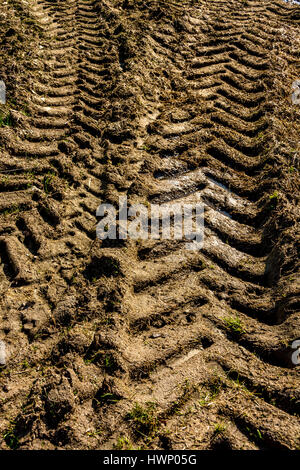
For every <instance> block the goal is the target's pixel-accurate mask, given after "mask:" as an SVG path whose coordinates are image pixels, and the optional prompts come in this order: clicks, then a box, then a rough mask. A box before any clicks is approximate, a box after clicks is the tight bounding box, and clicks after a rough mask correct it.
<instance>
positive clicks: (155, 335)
mask: <svg viewBox="0 0 300 470" xmlns="http://www.w3.org/2000/svg"><path fill="white" fill-rule="evenodd" d="M161 336H162V334H161V333H152V335H151V336H150V338H153V339H155V338H161Z"/></svg>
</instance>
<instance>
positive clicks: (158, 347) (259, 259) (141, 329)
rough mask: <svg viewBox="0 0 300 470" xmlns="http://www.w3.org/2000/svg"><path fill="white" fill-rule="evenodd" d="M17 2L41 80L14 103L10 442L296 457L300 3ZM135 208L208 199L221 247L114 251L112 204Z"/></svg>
mask: <svg viewBox="0 0 300 470" xmlns="http://www.w3.org/2000/svg"><path fill="white" fill-rule="evenodd" d="M1 8H4V7H1ZM5 8H7V10H8V12H10V13H11V18H12V19H11V21H12V27H14V28H21V27H22V24H27V23H26V21H27V22H28V21H30V23H29V24H30V25H32V26H30V27H31V30H30V29H29V30H28V31H29V34H31V35H32V37H31V36H30V37H31V43H28V45H27V43H26V47H27V48H28V49H27V50H26V52H27V53H28V54H30V55H31V57H32V63H33V64H34V68H33V69H32V70H31V68H30V67H29V64H28V63H24V64H23V62H22V63H20V69H21V71H22V73H24V76H25V77H26V80H27V83H28V84H29V85H28V87H27V89H25V86H24V83H22V84H21V85H18V86H19V88H18V89H17V88H13V86H11V87H10V88H9V89H8V94H14V96H17V95H16V92H17V91H18V90H19V91H20V93H21V95H20V96H21V98H20V99H18V98H15V101H14V103H13V104H12V103H11V102H8V104H7V106H5V107H3V110H2V108H1V109H0V111H1V113H4V114H3V116H4V121H3V120H2V121H1V122H3V123H4V125H1V127H0V141H1V156H2V158H1V162H0V178H1V179H0V192H1V194H0V259H1V266H0V292H1V330H0V339H1V340H3V341H5V344H6V345H7V352H8V363H7V366H6V367H5V368H3V369H2V370H1V372H0V380H1V386H2V389H1V388H0V397H1V413H2V414H3V422H2V424H1V431H3V432H2V434H4V435H6V436H7V435H8V434H7V433H8V430H9V432H10V433H13V435H14V437H15V440H14V441H13V442H14V443H15V446H16V447H17V446H18V447H20V448H22V449H40V448H46V449H54V448H66V449H74V448H76V449H88V448H89V449H90V448H95V449H99V448H101V449H108V448H117V449H126V448H154V449H172V448H173V449H184V448H192V449H218V450H222V449H269V448H278V449H296V448H297V447H299V433H298V428H299V371H298V366H296V367H295V364H293V363H292V361H291V357H292V356H291V355H292V353H293V350H292V347H291V345H292V342H293V341H294V340H295V339H297V335H298V336H299V334H300V333H299V332H300V329H299V320H300V317H299V282H298V280H297V274H298V272H299V266H298V264H297V246H298V245H297V243H298V241H297V240H299V238H298V237H299V233H298V232H297V222H298V221H299V210H298V208H297V203H298V202H299V201H298V199H299V197H298V195H297V194H298V193H297V172H298V167H297V151H298V149H299V147H298V145H299V143H298V140H297V135H298V133H299V107H297V106H293V105H292V104H291V100H290V95H289V93H291V85H292V82H293V81H294V80H296V79H297V73H298V74H299V47H298V46H299V34H298V33H297V27H298V23H299V6H295V5H294V6H293V5H288V4H285V3H283V2H280V1H277V2H268V1H262V2H257V1H255V0H247V1H239V2H236V1H230V0H228V1H222V2H215V1H210V2H204V1H203V2H202V1H200V2H197V4H195V2H192V1H185V2H182V3H178V2H167V3H166V2H163V1H160V0H157V1H150V2H144V1H142V0H140V1H135V2H133V1H131V0H128V1H124V2H123V1H119V0H105V1H98V0H67V1H65V2H60V1H58V0H55V1H51V2H50V1H46V0H37V1H35V2H31V4H30V6H24V2H22V1H21V0H10V1H9V2H8V5H7V6H6V7H5ZM0 12H1V9H0ZM26 27H27V26H26ZM1 28H4V27H3V25H2V23H1ZM20 31H21V30H20ZM33 31H35V35H33ZM4 33H6V30H5V31H4ZM9 34H11V33H9ZM297 47H298V49H297ZM14 54H16V52H14ZM283 71H284V72H283ZM16 83H17V82H16ZM18 83H19V82H18ZM16 86H17V85H15V87H16ZM24 100H26V106H25V105H24V102H25V101H24ZM1 116H2V114H1ZM1 119H2V118H1ZM297 120H298V121H297ZM120 196H127V198H128V204H132V203H140V204H144V205H145V206H146V207H148V208H149V207H150V205H151V204H155V205H157V204H160V205H161V207H162V208H164V207H169V208H171V209H173V210H174V214H175V215H176V213H177V212H178V207H181V205H182V204H191V205H195V204H197V203H200V202H201V203H203V206H204V224H205V230H204V242H203V247H202V248H201V249H200V250H197V251H194V250H189V249H187V241H186V240H169V239H160V240H150V239H149V240H142V239H140V240H131V239H127V240H110V239H106V240H99V239H97V237H96V225H97V222H98V221H99V220H98V219H97V217H96V210H97V207H98V206H99V205H100V204H101V203H108V204H113V205H114V206H115V207H117V206H118V202H119V197H120ZM174 214H173V215H174ZM140 413H144V414H146V416H147V420H146V422H142V421H141V420H139V416H140ZM12 418H13V422H14V426H13V428H12V429H11V427H10V422H11V420H12ZM179 431H180V432H179ZM9 435H11V434H9ZM9 442H12V441H9V440H8V439H4V442H3V443H1V446H3V448H7V446H9Z"/></svg>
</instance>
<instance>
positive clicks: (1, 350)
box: [0, 341, 6, 366]
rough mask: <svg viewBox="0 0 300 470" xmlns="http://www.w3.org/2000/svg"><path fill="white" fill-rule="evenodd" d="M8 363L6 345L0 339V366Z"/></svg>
mask: <svg viewBox="0 0 300 470" xmlns="http://www.w3.org/2000/svg"><path fill="white" fill-rule="evenodd" d="M5 365H6V347H5V343H4V342H3V341H0V366H5Z"/></svg>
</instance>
